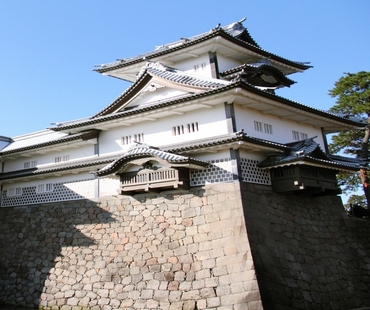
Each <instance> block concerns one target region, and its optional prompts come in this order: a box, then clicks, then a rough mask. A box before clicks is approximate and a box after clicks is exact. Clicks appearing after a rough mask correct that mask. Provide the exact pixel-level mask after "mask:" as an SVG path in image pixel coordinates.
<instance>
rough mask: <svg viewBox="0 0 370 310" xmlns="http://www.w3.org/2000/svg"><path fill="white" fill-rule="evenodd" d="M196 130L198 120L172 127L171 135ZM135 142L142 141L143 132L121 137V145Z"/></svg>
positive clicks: (197, 128)
mask: <svg viewBox="0 0 370 310" xmlns="http://www.w3.org/2000/svg"><path fill="white" fill-rule="evenodd" d="M197 131H199V125H198V122H195V123H190V124H186V125H178V126H174V127H172V135H174V136H179V135H183V134H186V133H192V132H197ZM137 142H139V143H142V142H144V134H143V133H137V134H134V135H128V136H124V137H122V139H121V143H122V145H130V144H133V143H137Z"/></svg>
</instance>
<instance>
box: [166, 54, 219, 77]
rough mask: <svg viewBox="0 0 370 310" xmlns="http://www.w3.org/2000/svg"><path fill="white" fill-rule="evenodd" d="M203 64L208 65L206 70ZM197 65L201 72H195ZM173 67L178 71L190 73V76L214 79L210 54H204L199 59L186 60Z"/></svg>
mask: <svg viewBox="0 0 370 310" xmlns="http://www.w3.org/2000/svg"><path fill="white" fill-rule="evenodd" d="M202 64H205V65H206V67H205V68H204V69H202V68H201V65H202ZM195 65H198V66H199V70H197V71H195V70H194V66H195ZM173 67H174V68H176V69H178V70H181V71H185V72H187V73H190V74H195V75H199V76H204V77H207V78H211V77H212V72H211V67H210V63H209V56H208V54H203V55H200V56H198V57H192V58H189V59H186V60H184V61H181V62H177V63H176V64H174V65H173Z"/></svg>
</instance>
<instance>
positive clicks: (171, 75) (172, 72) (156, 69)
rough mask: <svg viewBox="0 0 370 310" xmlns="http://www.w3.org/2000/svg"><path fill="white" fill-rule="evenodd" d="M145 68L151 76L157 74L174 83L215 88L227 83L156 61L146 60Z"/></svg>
mask: <svg viewBox="0 0 370 310" xmlns="http://www.w3.org/2000/svg"><path fill="white" fill-rule="evenodd" d="M146 70H147V72H148V73H149V74H151V75H153V76H157V77H160V78H163V79H166V80H168V81H172V82H174V83H178V84H182V85H187V86H192V87H198V88H203V89H210V88H217V87H222V86H225V85H227V84H228V83H227V82H225V81H223V80H218V79H206V78H202V77H200V76H193V75H189V74H186V73H184V72H182V71H179V70H176V69H173V68H169V67H166V66H164V65H162V64H160V63H157V62H148V63H147V65H146Z"/></svg>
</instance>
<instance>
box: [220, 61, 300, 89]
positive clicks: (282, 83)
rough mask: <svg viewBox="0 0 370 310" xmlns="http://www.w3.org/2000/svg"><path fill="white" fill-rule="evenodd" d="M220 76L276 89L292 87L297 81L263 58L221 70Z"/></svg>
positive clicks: (262, 87) (263, 87)
mask: <svg viewBox="0 0 370 310" xmlns="http://www.w3.org/2000/svg"><path fill="white" fill-rule="evenodd" d="M220 76H221V77H222V78H224V79H225V80H228V81H233V80H236V79H242V80H244V81H245V82H247V83H248V84H251V85H253V86H255V87H257V88H259V89H263V90H275V89H277V88H281V87H290V86H291V85H292V84H294V83H295V82H294V81H292V80H291V79H289V78H287V77H286V76H285V75H284V74H283V72H281V71H280V70H279V69H278V68H276V67H275V66H273V65H272V63H271V62H270V61H269V60H268V59H261V60H259V61H257V62H254V63H250V64H247V63H246V64H243V65H241V66H238V67H235V68H232V69H230V70H227V71H224V72H220Z"/></svg>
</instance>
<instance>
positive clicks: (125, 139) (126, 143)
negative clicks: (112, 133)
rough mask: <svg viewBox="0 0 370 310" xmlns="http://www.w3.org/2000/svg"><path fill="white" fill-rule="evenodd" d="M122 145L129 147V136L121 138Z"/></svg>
mask: <svg viewBox="0 0 370 310" xmlns="http://www.w3.org/2000/svg"><path fill="white" fill-rule="evenodd" d="M122 144H123V145H130V144H131V136H125V137H123V138H122Z"/></svg>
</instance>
